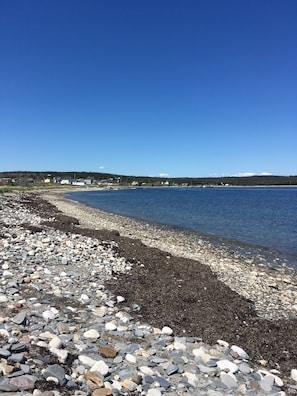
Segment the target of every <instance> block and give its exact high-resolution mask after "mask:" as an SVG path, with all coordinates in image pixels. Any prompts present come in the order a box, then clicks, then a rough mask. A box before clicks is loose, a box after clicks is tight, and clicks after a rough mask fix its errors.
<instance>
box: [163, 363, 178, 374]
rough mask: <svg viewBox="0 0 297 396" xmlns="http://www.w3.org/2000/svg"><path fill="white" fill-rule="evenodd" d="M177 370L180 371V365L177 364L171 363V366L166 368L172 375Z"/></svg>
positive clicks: (167, 372)
mask: <svg viewBox="0 0 297 396" xmlns="http://www.w3.org/2000/svg"><path fill="white" fill-rule="evenodd" d="M177 372H178V366H177V365H176V364H169V366H168V367H167V368H166V374H167V375H172V374H175V373H177Z"/></svg>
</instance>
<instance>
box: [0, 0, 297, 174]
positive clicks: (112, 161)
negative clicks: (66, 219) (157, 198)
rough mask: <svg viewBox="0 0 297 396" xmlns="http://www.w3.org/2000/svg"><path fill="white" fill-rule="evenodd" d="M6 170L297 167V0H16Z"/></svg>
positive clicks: (0, 98)
mask: <svg viewBox="0 0 297 396" xmlns="http://www.w3.org/2000/svg"><path fill="white" fill-rule="evenodd" d="M0 145H1V150H0V171H17V170H32V171H50V170H51V171H67V170H68V171H92V172H93V171H98V172H108V173H117V174H125V175H144V176H146V175H150V176H158V175H168V176H170V177H180V176H181V177H182V176H191V177H195V176H197V177H203V176H205V177H207V176H222V175H238V174H249V173H255V174H262V173H269V174H274V175H297V1H296V0H182V1H181V0H42V1H41V0H25V1H24V0H2V1H1V2H0Z"/></svg>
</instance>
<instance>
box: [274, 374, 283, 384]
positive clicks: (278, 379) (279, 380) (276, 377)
mask: <svg viewBox="0 0 297 396" xmlns="http://www.w3.org/2000/svg"><path fill="white" fill-rule="evenodd" d="M273 376H274V382H275V383H276V385H277V386H279V387H282V386H284V381H283V380H282V379H281V378H280V377H278V376H277V375H274V374H273Z"/></svg>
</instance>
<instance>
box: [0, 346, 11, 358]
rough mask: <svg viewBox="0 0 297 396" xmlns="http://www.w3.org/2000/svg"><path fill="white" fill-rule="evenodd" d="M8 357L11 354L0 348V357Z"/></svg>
mask: <svg viewBox="0 0 297 396" xmlns="http://www.w3.org/2000/svg"><path fill="white" fill-rule="evenodd" d="M10 355H11V353H10V352H9V351H8V350H7V349H5V348H0V357H3V358H7V357H8V356H10Z"/></svg>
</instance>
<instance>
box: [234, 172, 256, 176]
mask: <svg viewBox="0 0 297 396" xmlns="http://www.w3.org/2000/svg"><path fill="white" fill-rule="evenodd" d="M231 176H233V177H250V176H256V173H254V172H238V173H235V174H234V175H231Z"/></svg>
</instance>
